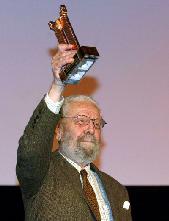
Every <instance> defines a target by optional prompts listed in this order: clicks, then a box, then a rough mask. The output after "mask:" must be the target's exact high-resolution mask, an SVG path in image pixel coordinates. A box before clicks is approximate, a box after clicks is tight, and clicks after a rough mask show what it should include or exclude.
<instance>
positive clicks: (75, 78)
mask: <svg viewBox="0 0 169 221" xmlns="http://www.w3.org/2000/svg"><path fill="white" fill-rule="evenodd" d="M48 24H49V27H50V29H51V30H53V31H54V32H55V35H56V37H57V39H58V42H59V44H72V45H73V46H74V47H73V49H76V50H77V53H76V54H75V55H74V62H73V63H71V64H66V65H64V66H63V67H62V70H61V72H60V78H61V80H62V82H63V83H64V84H76V83H78V82H79V81H80V79H81V78H82V77H83V76H84V75H85V74H86V72H87V71H88V70H89V69H90V68H91V66H92V65H93V64H94V63H95V61H96V60H97V59H98V57H99V53H98V51H97V49H96V47H88V46H80V44H79V42H78V40H77V37H76V35H75V33H74V30H73V28H72V25H71V23H70V21H69V18H68V15H67V9H66V6H65V5H61V6H60V17H59V18H58V19H57V20H56V21H54V22H53V21H50V22H49V23H48Z"/></svg>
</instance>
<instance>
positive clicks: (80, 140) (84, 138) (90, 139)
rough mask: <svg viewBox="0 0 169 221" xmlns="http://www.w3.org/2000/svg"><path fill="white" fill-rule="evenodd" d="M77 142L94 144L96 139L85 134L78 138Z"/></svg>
mask: <svg viewBox="0 0 169 221" xmlns="http://www.w3.org/2000/svg"><path fill="white" fill-rule="evenodd" d="M77 140H78V141H79V142H82V141H88V142H93V143H96V138H95V136H94V135H89V134H85V135H82V136H79V137H78V138H77Z"/></svg>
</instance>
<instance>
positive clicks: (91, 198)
mask: <svg viewBox="0 0 169 221" xmlns="http://www.w3.org/2000/svg"><path fill="white" fill-rule="evenodd" d="M80 174H81V176H82V180H83V193H84V195H85V198H86V200H87V202H88V205H89V207H90V209H91V211H92V212H93V214H94V216H95V218H96V220H97V221H100V220H101V216H100V212H99V205H98V202H97V199H96V195H95V192H94V191H93V188H92V186H91V185H90V183H89V181H88V178H87V171H86V170H81V171H80Z"/></svg>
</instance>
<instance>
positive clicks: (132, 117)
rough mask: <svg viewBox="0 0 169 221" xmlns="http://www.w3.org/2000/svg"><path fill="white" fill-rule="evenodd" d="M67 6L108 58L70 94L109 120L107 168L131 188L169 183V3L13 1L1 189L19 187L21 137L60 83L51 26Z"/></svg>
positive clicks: (8, 12)
mask: <svg viewBox="0 0 169 221" xmlns="http://www.w3.org/2000/svg"><path fill="white" fill-rule="evenodd" d="M60 4H66V6H67V9H68V15H69V19H70V21H71V23H72V25H73V28H74V31H75V33H76V35H77V37H78V39H79V42H80V44H81V45H86V46H96V47H97V49H98V51H99V53H100V58H99V59H98V61H97V62H96V64H95V65H94V66H93V67H92V68H91V70H90V71H89V72H88V73H87V75H86V78H84V80H83V81H82V82H81V83H80V84H79V85H76V86H72V87H68V88H67V91H68V92H67V93H69V94H70V93H71V92H73V93H86V94H89V95H92V96H93V97H94V98H95V99H96V100H97V101H98V103H99V105H100V107H101V109H102V115H103V117H104V119H105V120H106V121H107V123H108V124H107V125H106V127H105V128H104V130H103V147H102V151H101V156H100V158H99V162H98V163H99V167H100V169H101V170H103V171H105V172H106V173H108V174H110V175H111V176H113V177H114V178H116V179H117V180H119V181H120V182H121V183H122V184H125V185H169V175H168V169H169V22H168V21H169V1H167V0H163V1H157V0H149V1H147V0H142V1H140V0H118V1H116V0H105V1H103V0H92V1H91V0H85V1H83V0H67V1H60V0H58V1H56V0H51V1H42V0H29V1H27V0H22V1H21V0H15V1H13V0H7V1H2V2H1V7H0V46H1V50H0V101H1V113H0V122H1V123H0V141H1V148H0V185H16V184H17V178H16V174H15V166H16V154H17V147H18V140H19V137H20V136H21V135H22V133H23V130H24V128H25V126H26V124H27V122H28V120H29V118H30V116H31V115H32V112H33V110H34V108H35V107H36V105H37V104H38V102H39V101H40V100H41V99H42V97H43V96H44V94H45V93H46V92H47V91H48V89H49V87H50V83H51V80H52V73H51V66H50V63H51V55H52V54H53V53H54V51H55V49H56V45H57V40H56V37H55V35H54V32H52V31H51V30H50V29H49V27H48V21H50V20H55V19H56V18H58V16H59V6H60Z"/></svg>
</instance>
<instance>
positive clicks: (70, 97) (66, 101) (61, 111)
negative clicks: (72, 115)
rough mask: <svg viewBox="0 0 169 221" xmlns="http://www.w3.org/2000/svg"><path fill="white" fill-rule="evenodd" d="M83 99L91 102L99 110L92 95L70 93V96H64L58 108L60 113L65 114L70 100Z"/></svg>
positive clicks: (80, 100) (77, 100) (78, 100)
mask: <svg viewBox="0 0 169 221" xmlns="http://www.w3.org/2000/svg"><path fill="white" fill-rule="evenodd" d="M83 101H84V102H91V103H93V104H94V105H95V106H96V108H97V109H98V110H99V112H100V108H99V106H98V104H97V102H96V101H95V100H94V99H93V98H92V97H90V96H86V95H72V96H68V97H65V98H64V102H63V105H62V107H61V110H60V113H61V115H62V116H65V115H66V113H67V112H68V109H69V105H70V104H71V103H72V102H83Z"/></svg>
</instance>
